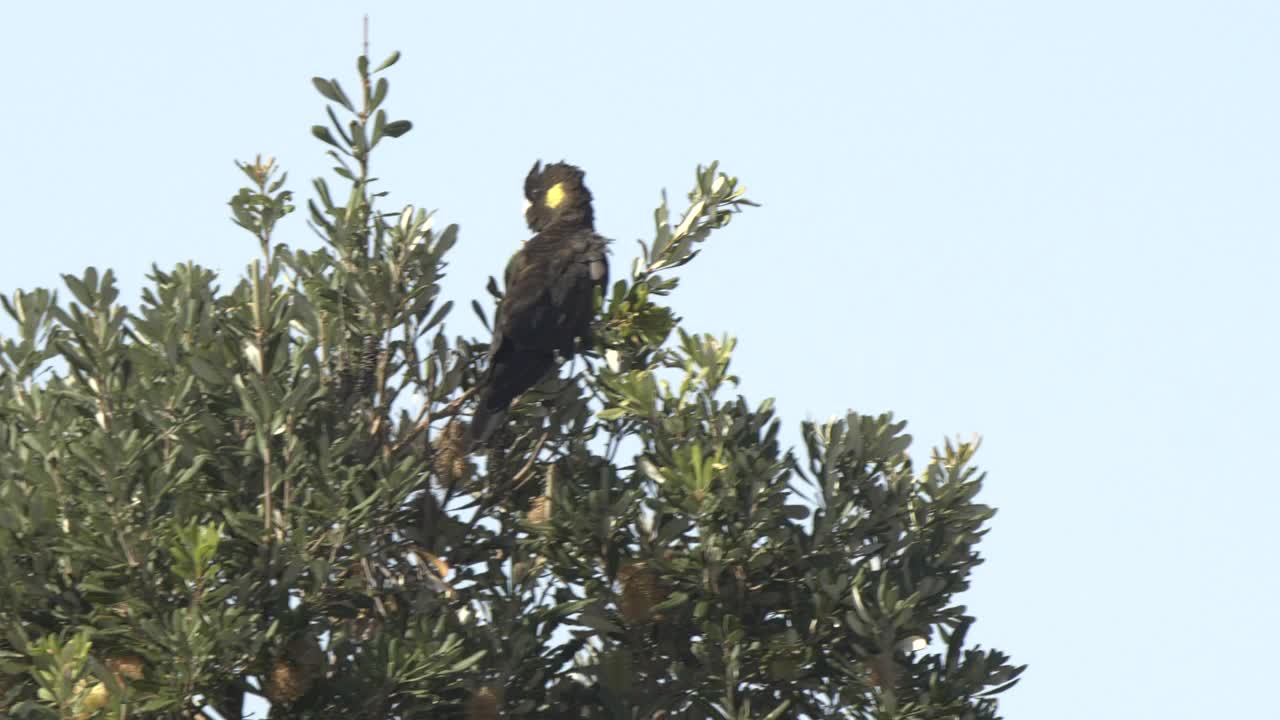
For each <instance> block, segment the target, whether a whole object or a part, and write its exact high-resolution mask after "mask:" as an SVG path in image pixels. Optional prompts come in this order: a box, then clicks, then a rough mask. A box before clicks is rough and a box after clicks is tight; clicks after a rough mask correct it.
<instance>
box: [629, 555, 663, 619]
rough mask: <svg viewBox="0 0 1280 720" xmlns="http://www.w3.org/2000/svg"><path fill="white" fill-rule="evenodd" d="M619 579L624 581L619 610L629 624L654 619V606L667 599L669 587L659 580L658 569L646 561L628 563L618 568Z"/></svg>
mask: <svg viewBox="0 0 1280 720" xmlns="http://www.w3.org/2000/svg"><path fill="white" fill-rule="evenodd" d="M618 580H619V581H620V582H621V583H622V597H621V598H619V599H618V611H619V612H620V613H622V619H623V620H626V621H627V624H629V625H638V624H640V623H645V622H649V621H650V620H651V619H653V620H661V619H662V618H660V617H651V615H652V612H653V606H654V605H657V604H658V603H660V602H662V601H663V600H666V599H667V594H668V593H667V589H666V588H664V587H662V584H661V583H660V582H659V578H658V571H657V570H654V569H653V568H651V567H649V566H648V565H646V564H645V563H642V562H639V563H626V564H624V565H623V566H621V567H619V568H618Z"/></svg>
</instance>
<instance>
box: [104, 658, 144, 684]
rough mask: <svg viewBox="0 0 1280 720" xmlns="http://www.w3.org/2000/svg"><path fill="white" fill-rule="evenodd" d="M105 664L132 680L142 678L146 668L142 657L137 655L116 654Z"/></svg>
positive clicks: (116, 672) (114, 671)
mask: <svg viewBox="0 0 1280 720" xmlns="http://www.w3.org/2000/svg"><path fill="white" fill-rule="evenodd" d="M105 664H106V666H107V668H109V669H110V670H111V672H113V673H115V674H116V675H118V676H120V677H124V678H128V679H130V680H141V679H142V674H143V671H144V670H145V669H146V667H145V665H144V663H143V660H142V658H141V657H139V656H137V655H116V656H115V657H110V658H107V661H106V663H105Z"/></svg>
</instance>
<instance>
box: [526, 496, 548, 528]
mask: <svg viewBox="0 0 1280 720" xmlns="http://www.w3.org/2000/svg"><path fill="white" fill-rule="evenodd" d="M525 518H526V519H527V520H528V521H529V523H530V524H532V525H545V524H546V523H547V522H548V521H550V520H551V498H549V497H547V496H546V495H539V496H537V497H535V498H534V499H533V502H532V503H530V506H529V512H528V513H526V514H525Z"/></svg>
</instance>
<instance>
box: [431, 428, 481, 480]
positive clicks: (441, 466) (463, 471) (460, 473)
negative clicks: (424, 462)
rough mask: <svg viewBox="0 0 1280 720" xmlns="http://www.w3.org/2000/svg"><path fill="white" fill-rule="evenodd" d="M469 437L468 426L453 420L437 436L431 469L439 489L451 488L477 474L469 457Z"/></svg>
mask: <svg viewBox="0 0 1280 720" xmlns="http://www.w3.org/2000/svg"><path fill="white" fill-rule="evenodd" d="M467 435H468V433H467V426H466V425H464V424H463V423H461V422H459V421H457V420H453V421H451V422H450V423H449V424H448V425H445V426H444V429H443V430H441V431H440V434H439V435H438V436H436V441H435V446H434V449H435V453H434V455H433V456H432V458H431V469H432V470H433V471H434V472H435V476H436V484H437V485H438V486H439V487H441V488H447V487H450V486H452V485H454V484H455V483H457V482H458V481H460V480H466V479H468V478H470V477H471V474H472V473H473V472H475V465H473V464H472V462H471V458H470V457H468V455H467Z"/></svg>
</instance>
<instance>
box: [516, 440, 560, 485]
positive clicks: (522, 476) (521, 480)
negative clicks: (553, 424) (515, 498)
mask: <svg viewBox="0 0 1280 720" xmlns="http://www.w3.org/2000/svg"><path fill="white" fill-rule="evenodd" d="M550 436H551V431H550V430H546V431H543V433H542V437H540V438H538V444H537V445H535V446H534V448H533V452H532V453H530V455H529V459H528V460H527V461H525V464H524V467H522V468H520V470H519V471H518V472H517V473H516V474H515V475H512V476H511V489H512V490H519V489H520V487H521V486H522V485H524V484H525V481H527V480H528V479H529V477H530V476H531V475H533V464H534V463H536V462H537V461H538V453H540V452H542V446H543V445H545V444H546V442H547V438H548V437H550Z"/></svg>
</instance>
